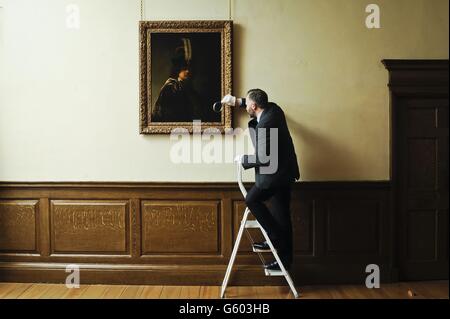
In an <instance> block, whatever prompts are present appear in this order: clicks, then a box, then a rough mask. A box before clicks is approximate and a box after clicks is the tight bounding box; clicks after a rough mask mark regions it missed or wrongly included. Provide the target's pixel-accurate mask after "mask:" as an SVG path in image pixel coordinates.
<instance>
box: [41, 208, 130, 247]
mask: <svg viewBox="0 0 450 319" xmlns="http://www.w3.org/2000/svg"><path fill="white" fill-rule="evenodd" d="M50 209H51V211H50V214H51V227H50V228H51V248H52V250H51V251H52V253H75V254H76V253H83V254H90V253H96V254H97V253H99V254H129V251H130V250H129V238H130V227H129V225H130V223H129V219H130V218H129V217H130V215H129V205H128V201H112V200H108V201H106V200H105V201H88V200H52V201H51V208H50Z"/></svg>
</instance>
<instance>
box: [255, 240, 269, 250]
mask: <svg viewBox="0 0 450 319" xmlns="http://www.w3.org/2000/svg"><path fill="white" fill-rule="evenodd" d="M253 249H255V250H259V251H261V250H267V251H270V247H269V244H268V243H267V241H265V242H262V243H253Z"/></svg>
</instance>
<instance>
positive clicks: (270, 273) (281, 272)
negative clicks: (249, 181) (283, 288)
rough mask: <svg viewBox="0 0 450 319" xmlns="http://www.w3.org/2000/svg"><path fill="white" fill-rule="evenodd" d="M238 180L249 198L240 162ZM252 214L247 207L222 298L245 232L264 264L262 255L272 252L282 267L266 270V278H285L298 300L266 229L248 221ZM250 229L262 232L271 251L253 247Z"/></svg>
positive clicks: (293, 286) (292, 284)
mask: <svg viewBox="0 0 450 319" xmlns="http://www.w3.org/2000/svg"><path fill="white" fill-rule="evenodd" d="M237 180H238V184H239V188H240V190H241V192H242V195H243V196H244V198H245V197H246V196H247V190H246V189H245V187H244V184H243V183H242V164H241V163H239V162H238V163H237ZM250 214H251V213H250V210H249V209H248V207H246V208H245V212H244V216H243V217H242V220H241V225H240V227H239V232H238V234H237V237H236V242H235V244H234V247H233V252H232V253H231V258H230V261H229V263H228V267H227V271H226V273H225V277H224V279H223V283H222V289H221V292H220V298H223V297H224V296H225V290H226V289H227V285H228V280H229V279H230V275H231V270H232V268H233V264H234V261H235V259H236V255H237V252H238V249H239V245H240V243H241V239H242V234H243V233H244V231H245V232H246V234H247V236H248V238H249V240H250V242H251V243H252V248H253V252H255V253H257V254H258V256H259V258H260V260H261V263H262V264H265V262H264V257H263V256H262V254H261V253H264V252H271V253H272V254H273V256H274V257H275V260H276V261H277V262H278V265H280V270H268V269H264V272H265V275H266V276H284V278H285V279H286V281H287V283H288V284H289V287H290V288H291V291H292V293H293V294H294V297H295V298H298V296H299V294H298V292H297V290H296V289H295V285H294V282H293V281H292V279H291V276H290V275H289V272H288V271H287V270H286V268H285V267H284V265H283V263H282V262H281V259H280V257H279V256H278V253H277V251H276V249H275V247H274V246H273V244H272V242H271V241H270V238H269V236H268V235H267V233H266V231H265V230H264V228H262V227H261V225H260V224H259V223H258V221H257V220H249V219H248V218H249V215H250ZM249 228H258V229H259V230H260V231H261V233H262V234H263V236H264V238H265V240H266V241H267V243H268V244H269V247H270V250H259V249H255V248H254V247H253V239H252V237H251V235H250V233H249V231H248V229H249Z"/></svg>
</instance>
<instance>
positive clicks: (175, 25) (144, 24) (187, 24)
mask: <svg viewBox="0 0 450 319" xmlns="http://www.w3.org/2000/svg"><path fill="white" fill-rule="evenodd" d="M232 29H233V22H232V21H220V20H218V21H140V24H139V34H140V50H139V51H140V56H139V58H140V86H139V91H140V92H139V96H140V114H139V117H140V134H161V133H165V134H167V133H170V132H171V130H172V129H174V128H184V129H187V130H188V131H189V132H190V133H192V131H193V125H192V123H190V122H189V123H188V122H186V123H181V122H179V123H169V122H167V123H152V122H151V105H149V103H151V101H152V96H151V94H152V93H151V87H152V86H151V84H152V78H151V53H152V51H151V46H152V43H151V33H161V32H170V33H176V32H179V33H188V32H189V33H193V32H202V33H203V32H220V33H221V39H222V40H221V47H222V48H221V65H222V67H221V68H222V70H221V78H222V96H225V95H226V94H231V92H232ZM211 107H212V105H211ZM231 127H232V110H231V107H226V108H225V109H224V111H223V112H222V120H221V122H220V123H219V122H202V131H203V130H205V129H211V128H216V129H219V130H220V132H222V133H224V132H225V130H226V129H229V128H231Z"/></svg>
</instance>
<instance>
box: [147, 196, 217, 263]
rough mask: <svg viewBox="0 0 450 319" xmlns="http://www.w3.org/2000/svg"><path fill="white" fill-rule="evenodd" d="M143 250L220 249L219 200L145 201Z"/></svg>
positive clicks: (194, 250) (164, 251)
mask: <svg viewBox="0 0 450 319" xmlns="http://www.w3.org/2000/svg"><path fill="white" fill-rule="evenodd" d="M141 225H142V228H141V230H142V254H144V255H148V254H153V253H167V254H171V253H212V254H215V253H219V247H220V237H219V234H220V213H219V202H217V201H183V200H176V201H174V200H171V201H142V221H141Z"/></svg>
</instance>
